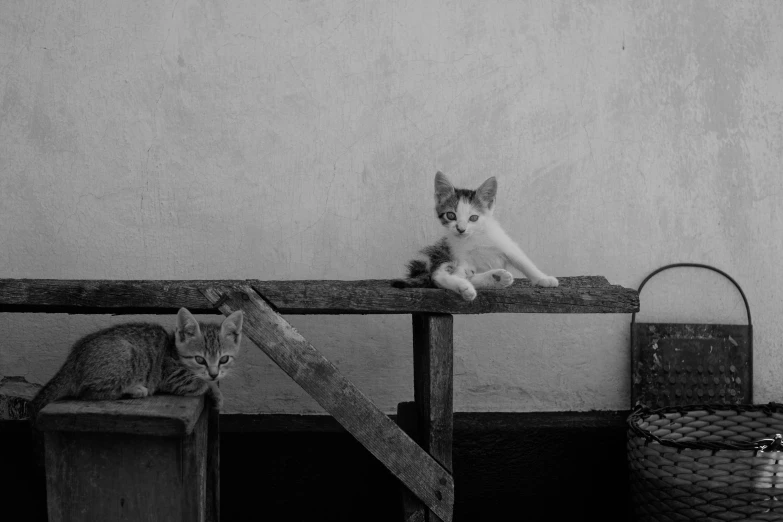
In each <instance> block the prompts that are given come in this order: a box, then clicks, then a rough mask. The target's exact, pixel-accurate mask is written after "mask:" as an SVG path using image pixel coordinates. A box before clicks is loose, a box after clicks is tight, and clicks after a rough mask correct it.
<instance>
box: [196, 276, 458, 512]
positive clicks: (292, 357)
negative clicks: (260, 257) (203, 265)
mask: <svg viewBox="0 0 783 522" xmlns="http://www.w3.org/2000/svg"><path fill="white" fill-rule="evenodd" d="M204 295H206V296H207V298H208V299H209V300H210V301H211V302H213V303H222V304H221V305H220V310H221V311H222V312H223V313H224V314H226V315H228V314H230V313H232V312H233V311H236V310H242V311H243V312H244V313H245V323H244V327H243V330H244V332H245V335H247V337H248V338H249V339H250V340H251V341H253V342H254V343H255V344H256V345H257V346H258V347H259V348H260V349H261V350H262V351H263V352H264V353H266V354H267V355H268V356H269V357H270V358H271V359H272V360H273V361H274V362H275V363H277V365H278V366H280V368H282V369H283V371H285V372H286V373H287V374H288V375H289V376H290V377H291V378H292V379H293V380H294V381H296V382H297V384H299V385H300V386H301V387H302V388H303V389H304V390H305V391H306V392H307V393H308V394H309V395H310V396H311V397H313V398H314V399H315V400H316V401H317V402H318V403H319V404H320V405H321V406H322V407H323V408H324V409H325V410H326V411H328V412H329V413H330V414H331V415H332V416H333V417H334V418H335V419H336V420H337V421H338V422H339V423H340V424H341V425H342V426H343V427H345V429H346V430H348V431H349V432H350V433H351V434H352V435H353V436H354V437H355V438H356V439H357V440H358V441H359V442H360V443H361V444H362V445H363V446H364V447H365V448H367V449H368V450H369V451H370V453H372V454H373V455H374V456H375V457H376V458H377V459H378V460H380V461H381V463H383V465H384V466H386V468H387V469H389V471H391V472H392V473H393V474H394V475H395V476H396V477H397V478H399V479H400V481H401V482H402V483H403V484H405V486H406V487H408V489H410V490H411V491H412V492H413V493H414V494H415V495H416V496H417V497H418V498H420V499H421V500H422V501H423V502H424V503H425V504H426V505H427V506H428V507H429V508H430V509H431V510H432V511H433V512H435V513H437V515H438V516H439V517H440V518H441V519H442V520H444V521H446V522H448V521H450V520H451V518H452V511H453V507H454V479H453V477H452V476H451V474H450V473H449V472H447V471H446V470H445V469H444V468H443V467H442V466H441V465H439V464H438V463H437V462H436V461H435V460H434V459H433V458H432V457H431V456H430V455H428V454H427V453H426V452H425V451H424V450H423V449H421V447H420V446H418V445H417V444H416V443H415V442H414V441H413V440H412V439H411V438H410V437H409V436H407V435H406V434H405V432H403V431H402V430H401V429H399V428H398V427H397V425H396V424H394V422H393V421H392V420H391V419H389V417H388V416H386V415H384V414H383V412H381V411H380V410H379V409H378V408H377V407H376V406H375V405H374V404H373V403H372V402H371V401H370V400H369V399H368V398H367V397H366V396H365V395H364V394H362V392H361V391H360V390H359V389H358V388H356V386H354V385H353V384H352V383H351V382H350V381H348V380H347V379H346V378H345V377H344V376H343V375H342V374H340V372H339V371H338V370H337V368H336V367H335V366H334V365H333V364H332V363H330V362H329V361H328V360H327V359H326V358H325V357H324V356H323V355H321V354H320V353H319V352H318V351H317V350H316V349H315V348H313V346H312V345H311V344H310V343H309V342H308V341H307V340H306V339H305V338H304V337H302V336H301V335H300V334H299V333H298V332H297V331H296V330H295V329H294V328H293V327H292V326H291V325H290V324H289V323H288V322H287V321H286V320H285V319H283V318H282V317H281V316H280V315H278V314H277V313H275V312H274V310H272V309H271V308H270V307H269V305H267V304H266V302H265V301H264V300H263V299H262V298H261V297H260V296H259V295H258V294H257V293H256V292H255V291H253V289H252V288H251V287H250V286H248V285H237V286H219V287H216V288H205V289H204Z"/></svg>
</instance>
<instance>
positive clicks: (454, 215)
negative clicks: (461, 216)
mask: <svg viewBox="0 0 783 522" xmlns="http://www.w3.org/2000/svg"><path fill="white" fill-rule="evenodd" d="M446 217H447V218H449V219H450V220H452V221H454V220H455V219H457V215H456V214H455V213H454V212H446Z"/></svg>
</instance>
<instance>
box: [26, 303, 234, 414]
mask: <svg viewBox="0 0 783 522" xmlns="http://www.w3.org/2000/svg"><path fill="white" fill-rule="evenodd" d="M242 319H243V315H242V312H241V311H238V312H234V313H233V314H231V315H230V316H228V317H227V318H225V319H224V320H223V322H222V324H220V325H217V324H209V323H199V322H197V321H196V319H195V317H193V315H192V314H191V313H190V312H188V311H187V310H186V309H185V308H181V309H180V310H179V313H178V314H177V326H176V328H175V329H174V332H173V333H169V332H167V331H166V329H165V328H164V327H163V326H161V325H159V324H155V323H127V324H121V325H117V326H112V327H109V328H106V329H103V330H100V331H98V332H94V333H91V334H89V335H87V336H85V337H83V338H81V339H80V340H78V341H77V342H76V343H75V344H74V345H73V347H72V348H71V351H70V353H69V354H68V356H67V358H66V359H65V362H64V363H63V365H62V367H61V368H60V369H59V371H58V372H57V373H56V374H55V375H54V377H52V378H51V380H50V381H49V382H48V383H47V384H46V385H45V386H44V387H43V388H42V389H41V390H40V391H39V392H38V394H37V395H36V396H35V398H34V399H33V400H32V402H31V403H30V419H31V420H32V421H33V422H34V421H35V418H36V416H37V414H38V412H39V411H40V410H41V408H43V407H44V406H45V405H46V404H48V403H50V402H52V401H55V400H58V399H62V398H66V397H70V398H75V399H84V400H106V399H119V398H121V397H146V396H147V395H153V394H155V393H168V394H172V395H201V394H202V393H205V392H209V394H210V395H211V396H212V398H213V400H214V402H215V404H216V406H217V407H220V406H221V405H222V396H221V394H220V390H219V389H218V388H217V382H218V380H219V379H220V378H221V377H223V376H224V375H225V374H226V372H227V371H228V370H229V368H230V367H231V365H232V364H233V361H234V357H235V356H236V355H237V354H238V352H239V348H240V342H241V340H242Z"/></svg>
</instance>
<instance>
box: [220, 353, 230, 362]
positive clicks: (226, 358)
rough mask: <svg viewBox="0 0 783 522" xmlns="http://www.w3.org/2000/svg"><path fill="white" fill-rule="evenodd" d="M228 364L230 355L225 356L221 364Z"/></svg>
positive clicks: (221, 359)
mask: <svg viewBox="0 0 783 522" xmlns="http://www.w3.org/2000/svg"><path fill="white" fill-rule="evenodd" d="M227 362H228V355H224V356H223V357H221V358H220V364H226V363H227Z"/></svg>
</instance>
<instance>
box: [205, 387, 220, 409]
mask: <svg viewBox="0 0 783 522" xmlns="http://www.w3.org/2000/svg"><path fill="white" fill-rule="evenodd" d="M207 397H209V398H210V399H211V400H212V407H213V408H215V409H217V410H222V409H223V394H222V393H221V392H220V389H219V388H218V387H217V386H212V385H209V392H208V393H207Z"/></svg>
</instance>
